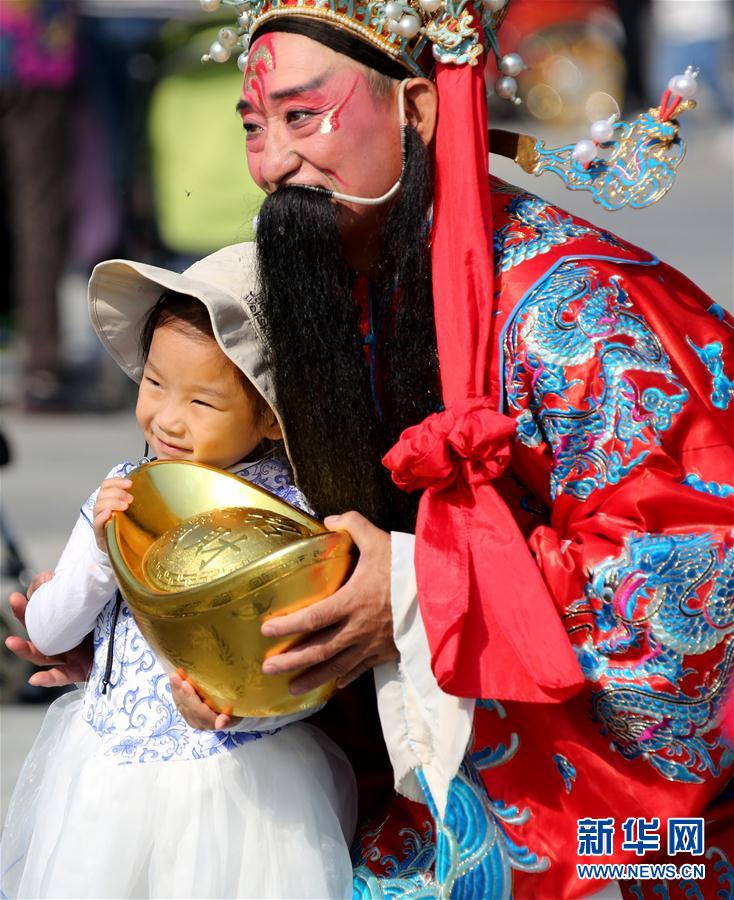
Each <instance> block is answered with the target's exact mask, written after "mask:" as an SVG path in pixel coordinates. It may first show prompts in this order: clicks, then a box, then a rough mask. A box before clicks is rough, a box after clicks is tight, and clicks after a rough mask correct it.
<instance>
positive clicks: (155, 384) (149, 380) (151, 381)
mask: <svg viewBox="0 0 734 900" xmlns="http://www.w3.org/2000/svg"><path fill="white" fill-rule="evenodd" d="M145 381H146V382H147V383H148V384H150V385H151V386H152V387H160V386H161V383H160V381H156V380H155V378H152V377H151V376H150V375H146V376H145Z"/></svg>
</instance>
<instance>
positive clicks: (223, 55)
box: [209, 41, 232, 63]
mask: <svg viewBox="0 0 734 900" xmlns="http://www.w3.org/2000/svg"><path fill="white" fill-rule="evenodd" d="M231 55H232V53H231V51H230V49H229V47H224V46H222V44H220V43H219V41H214V43H213V44H212V45H211V47H210V48H209V58H210V59H213V60H214V62H218V63H223V62H227V60H228V59H229V58H230V56H231Z"/></svg>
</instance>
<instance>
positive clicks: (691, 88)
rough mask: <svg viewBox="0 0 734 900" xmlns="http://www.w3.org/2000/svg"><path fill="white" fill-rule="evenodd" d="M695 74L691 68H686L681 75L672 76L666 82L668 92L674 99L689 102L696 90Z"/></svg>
mask: <svg viewBox="0 0 734 900" xmlns="http://www.w3.org/2000/svg"><path fill="white" fill-rule="evenodd" d="M697 74H698V73H697V72H696V71H695V70H694V69H693V68H692V67H691V66H688V68H687V69H686V71H685V72H684V74H683V75H673V77H672V78H671V79H670V81H669V82H668V90H669V91H670V93H671V94H673V95H675V96H676V97H683V99H684V100H690V98H691V97H692V96H693V95H694V94H695V93H696V91H697V90H698V82H697V80H696V75H697Z"/></svg>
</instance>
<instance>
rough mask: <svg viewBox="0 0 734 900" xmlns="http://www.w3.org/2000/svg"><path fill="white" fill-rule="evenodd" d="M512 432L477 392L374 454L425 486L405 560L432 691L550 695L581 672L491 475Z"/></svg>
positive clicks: (558, 695)
mask: <svg viewBox="0 0 734 900" xmlns="http://www.w3.org/2000/svg"><path fill="white" fill-rule="evenodd" d="M514 431H515V423H514V422H513V421H512V420H511V419H509V418H508V417H507V416H503V415H502V414H501V413H498V412H497V411H496V410H493V409H492V408H491V405H490V402H489V400H488V399H487V398H486V397H482V398H477V399H473V400H466V401H463V402H462V403H457V404H455V405H454V406H453V407H451V408H450V409H447V410H446V411H444V412H442V413H436V414H435V415H433V416H429V418H427V419H426V420H425V421H424V422H421V424H420V425H416V426H414V427H413V428H408V429H406V431H405V432H403V434H402V435H401V438H400V441H399V443H398V444H397V445H396V446H395V447H393V448H392V450H390V452H389V453H388V454H387V455H386V456H385V459H384V463H385V465H386V466H387V467H388V468H389V469H390V470H391V471H392V473H393V480H394V481H395V483H396V484H397V485H398V486H399V487H401V488H403V489H404V490H407V491H413V490H419V489H424V492H423V495H422V497H421V500H420V505H419V511H418V521H417V523H416V551H415V566H416V575H417V580H418V597H419V601H420V607H421V613H422V617H423V622H424V626H425V629H426V634H427V636H428V643H429V646H430V648H431V651H432V665H433V671H434V673H435V675H436V679H437V681H438V683H439V685H440V686H441V688H442V689H443V690H445V691H447V692H448V693H452V694H458V695H459V696H464V697H491V698H494V699H497V700H523V701H527V702H532V703H540V702H555V701H558V700H561V699H563V698H565V697H567V696H570V695H571V694H573V693H575V691H576V690H577V689H578V687H579V686H580V684H581V683H582V680H583V679H582V676H581V671H580V669H579V666H578V663H577V662H576V659H575V657H574V655H573V653H572V651H571V647H570V644H569V641H568V638H567V636H566V633H565V632H564V630H563V627H562V625H561V622H560V619H559V616H558V613H557V611H556V609H555V606H554V603H553V601H552V599H551V597H550V595H549V594H548V590H547V588H546V586H545V582H544V581H543V579H542V576H541V574H540V571H539V570H538V567H537V566H536V565H535V562H534V560H533V558H532V556H531V553H530V550H529V549H528V546H527V543H526V542H525V539H524V538H523V536H522V534H521V533H520V531H519V529H518V527H517V524H516V523H515V520H514V519H513V517H512V514H511V513H510V511H509V509H508V508H507V506H506V505H505V503H504V502H503V501H502V499H501V498H500V497H499V495H498V494H497V492H496V490H495V489H494V487H493V485H492V484H491V481H492V480H493V479H495V478H497V477H498V476H499V475H500V474H501V473H502V472H503V471H504V469H505V467H506V465H507V463H508V461H509V458H510V448H511V444H510V440H511V436H512V435H513V434H514Z"/></svg>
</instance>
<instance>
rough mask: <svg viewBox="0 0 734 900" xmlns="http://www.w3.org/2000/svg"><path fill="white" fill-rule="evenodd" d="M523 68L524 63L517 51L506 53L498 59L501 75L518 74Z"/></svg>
mask: <svg viewBox="0 0 734 900" xmlns="http://www.w3.org/2000/svg"><path fill="white" fill-rule="evenodd" d="M524 68H525V63H524V62H523V61H522V56H520V54H519V53H507V54H506V55H505V56H503V57H502V59H501V60H500V72H502V74H503V75H512V76H515V75H519V74H520V72H522V71H523V69H524Z"/></svg>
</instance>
